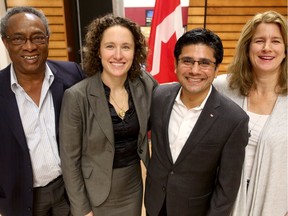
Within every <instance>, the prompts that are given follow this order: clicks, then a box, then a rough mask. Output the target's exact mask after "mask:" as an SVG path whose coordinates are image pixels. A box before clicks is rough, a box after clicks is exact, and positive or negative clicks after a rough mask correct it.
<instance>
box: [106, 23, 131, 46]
mask: <svg viewBox="0 0 288 216" xmlns="http://www.w3.org/2000/svg"><path fill="white" fill-rule="evenodd" d="M101 42H103V43H108V42H115V43H117V42H119V43H134V39H133V35H132V33H131V31H130V30H129V29H127V28H126V27H123V26H120V25H115V26H111V27H109V28H107V29H106V30H105V31H104V32H103V37H102V41H101Z"/></svg>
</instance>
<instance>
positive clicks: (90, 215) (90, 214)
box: [84, 211, 94, 216]
mask: <svg viewBox="0 0 288 216" xmlns="http://www.w3.org/2000/svg"><path fill="white" fill-rule="evenodd" d="M84 216H94V214H93V212H92V211H91V212H89V213H88V214H86V215H84Z"/></svg>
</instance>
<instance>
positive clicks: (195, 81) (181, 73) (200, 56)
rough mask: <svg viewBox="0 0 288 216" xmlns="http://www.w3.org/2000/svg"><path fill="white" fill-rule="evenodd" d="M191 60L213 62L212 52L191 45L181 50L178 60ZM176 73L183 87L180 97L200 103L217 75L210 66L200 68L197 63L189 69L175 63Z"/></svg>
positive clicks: (201, 45)
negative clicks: (197, 100)
mask: <svg viewBox="0 0 288 216" xmlns="http://www.w3.org/2000/svg"><path fill="white" fill-rule="evenodd" d="M184 57H185V58H191V59H193V60H194V61H199V60H205V61H210V62H215V58H214V50H213V49H212V48H211V47H209V46H207V45H204V44H191V45H187V46H184V47H183V48H182V51H181V54H180V56H179V59H182V58H184ZM176 72H177V77H178V81H179V82H180V83H181V85H182V87H183V89H182V90H183V91H182V97H184V98H190V99H193V98H194V99H195V98H198V99H199V100H200V101H201V100H202V99H204V98H205V97H206V96H207V94H208V92H209V89H210V86H211V84H212V82H213V80H214V78H215V76H216V74H217V68H215V65H214V64H211V66H210V67H208V68H201V67H200V66H199V64H198V63H196V62H195V63H194V65H191V66H190V67H189V66H188V67H187V65H185V64H184V63H181V61H178V63H176Z"/></svg>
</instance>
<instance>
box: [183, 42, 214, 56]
mask: <svg viewBox="0 0 288 216" xmlns="http://www.w3.org/2000/svg"><path fill="white" fill-rule="evenodd" d="M180 55H181V56H182V57H184V56H185V57H192V58H195V59H198V58H208V59H210V60H213V59H214V49H212V48H211V47H209V46H207V45H205V44H189V45H185V46H183V48H182V50H181V54H180Z"/></svg>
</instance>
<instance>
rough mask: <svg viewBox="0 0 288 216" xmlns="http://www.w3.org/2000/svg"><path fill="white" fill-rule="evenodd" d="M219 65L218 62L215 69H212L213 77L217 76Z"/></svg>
mask: <svg viewBox="0 0 288 216" xmlns="http://www.w3.org/2000/svg"><path fill="white" fill-rule="evenodd" d="M219 67H220V64H219V65H217V67H216V68H215V71H214V78H217V76H218V71H219Z"/></svg>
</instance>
